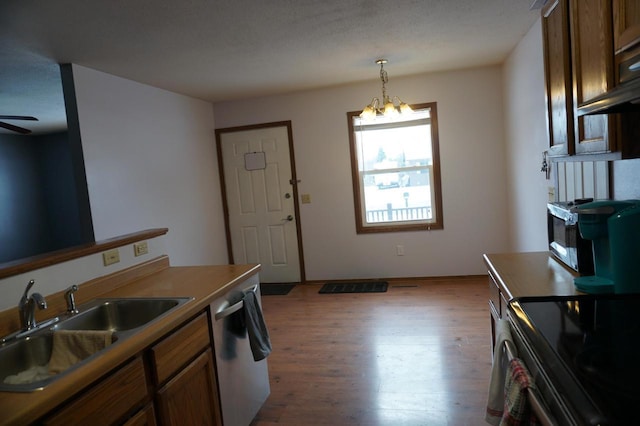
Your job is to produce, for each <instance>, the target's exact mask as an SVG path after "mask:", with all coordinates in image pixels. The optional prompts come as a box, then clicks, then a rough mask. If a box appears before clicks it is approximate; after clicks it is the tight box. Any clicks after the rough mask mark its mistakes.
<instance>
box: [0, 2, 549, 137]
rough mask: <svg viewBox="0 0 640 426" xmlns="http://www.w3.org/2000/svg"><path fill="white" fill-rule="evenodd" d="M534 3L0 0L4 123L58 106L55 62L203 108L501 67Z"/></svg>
mask: <svg viewBox="0 0 640 426" xmlns="http://www.w3.org/2000/svg"><path fill="white" fill-rule="evenodd" d="M531 1H532V0H480V1H478V0H395V1H394V0H388V1H385V2H383V1H379V0H324V1H318V0H263V1H255V0H253V1H251V0H233V1H230V0H225V1H221V0H130V1H106V0H55V1H44V0H3V1H2V2H0V114H13V115H36V116H38V118H46V117H47V113H46V111H45V110H46V108H47V104H48V103H50V102H54V104H55V101H53V98H55V97H58V98H59V101H58V107H59V106H60V104H61V102H62V99H61V88H60V86H59V82H58V83H57V86H56V84H55V80H56V67H55V63H76V64H80V65H83V66H86V67H89V68H93V69H96V70H100V71H104V72H107V73H110V74H113V75H117V76H121V77H124V78H127V79H130V80H134V81H138V82H141V83H146V84H149V85H152V86H156V87H160V88H163V89H167V90H170V91H173V92H177V93H182V94H185V95H188V96H192V97H195V98H199V99H204V100H209V101H221V100H230V99H240V98H248V97H255V96H263V95H271V94H276V93H284V92H291V91H296V90H303V89H311V88H319V87H325V86H331V85H338V84H345V83H350V82H356V81H363V80H371V79H376V78H377V77H378V68H377V66H376V65H375V59H377V58H380V57H384V58H387V59H388V60H389V64H388V65H387V67H386V69H387V70H388V72H389V75H390V76H391V77H396V76H400V75H409V74H417V73H423V72H429V71H439V70H447V69H456V68H466V67H474V66H481V65H488V64H496V63H501V62H502V61H503V60H504V59H505V58H506V56H507V55H508V54H509V52H510V51H511V50H512V49H513V47H514V46H515V44H516V43H517V42H518V41H519V40H520V39H521V38H522V36H523V35H524V34H525V33H526V32H527V31H528V30H529V28H530V27H531V25H532V24H533V22H534V21H535V20H536V19H537V18H538V16H539V11H537V10H529V6H530V3H531ZM40 76H42V77H40ZM52 80H54V81H53V82H52ZM34 95H35V99H32V100H29V99H30V97H32V96H34ZM20 97H22V100H21V99H20ZM38 98H39V99H38ZM38 102H39V104H38ZM38 105H40V106H38ZM45 121H46V120H45ZM12 123H15V122H12ZM15 124H18V125H19V123H15Z"/></svg>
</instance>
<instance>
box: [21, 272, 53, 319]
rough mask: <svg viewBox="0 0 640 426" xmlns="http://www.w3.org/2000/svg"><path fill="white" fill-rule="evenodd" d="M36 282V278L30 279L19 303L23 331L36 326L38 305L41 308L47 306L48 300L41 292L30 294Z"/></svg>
mask: <svg viewBox="0 0 640 426" xmlns="http://www.w3.org/2000/svg"><path fill="white" fill-rule="evenodd" d="M34 284H35V281H34V280H30V281H29V283H28V284H27V288H26V289H25V290H24V294H23V295H22V298H20V303H19V304H18V311H19V312H20V322H21V325H22V330H23V331H28V330H31V329H32V328H34V327H35V326H36V306H37V307H38V308H39V309H46V308H47V301H46V300H45V299H44V296H42V295H41V294H40V293H32V294H31V296H29V290H31V287H33V285H34Z"/></svg>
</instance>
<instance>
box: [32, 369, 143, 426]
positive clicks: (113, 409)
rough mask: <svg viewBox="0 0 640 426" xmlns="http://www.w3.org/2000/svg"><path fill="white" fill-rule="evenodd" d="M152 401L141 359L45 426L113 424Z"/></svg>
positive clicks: (60, 412) (114, 374) (58, 413)
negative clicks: (146, 401)
mask: <svg viewBox="0 0 640 426" xmlns="http://www.w3.org/2000/svg"><path fill="white" fill-rule="evenodd" d="M147 398H148V394H147V382H146V379H145V369H144V364H143V362H142V358H141V357H137V358H136V359H134V360H133V361H131V362H129V363H128V364H126V365H125V366H124V367H122V368H120V369H119V370H117V371H116V372H114V373H112V374H110V375H109V377H107V378H106V379H103V380H102V381H100V382H98V384H96V385H95V386H93V387H92V388H90V389H89V390H87V391H86V392H83V393H82V395H81V396H79V397H77V398H75V399H74V400H73V401H71V402H69V403H67V404H65V405H64V406H63V407H62V408H61V409H60V410H59V411H58V412H56V413H54V414H52V415H49V416H47V417H46V418H45V419H44V421H43V422H42V423H43V424H45V425H84V424H91V425H110V424H116V423H119V422H121V421H122V419H123V418H125V417H126V416H127V414H130V413H132V412H135V410H136V408H137V407H139V406H141V405H142V404H143V403H144V401H145V399H147Z"/></svg>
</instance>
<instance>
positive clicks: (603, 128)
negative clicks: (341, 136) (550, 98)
mask: <svg viewBox="0 0 640 426" xmlns="http://www.w3.org/2000/svg"><path fill="white" fill-rule="evenodd" d="M611 16H612V10H611V2H610V1H609V0H570V1H569V22H570V24H569V25H570V40H571V42H570V46H571V63H572V71H573V72H572V77H573V78H572V80H573V116H574V143H575V153H576V154H590V153H608V152H611V151H615V150H616V148H617V144H616V141H617V136H618V135H617V132H616V131H617V128H616V120H617V119H618V117H617V116H616V115H607V114H599V115H588V116H582V117H578V112H577V108H578V106H579V105H581V104H582V103H584V102H586V101H589V100H591V99H593V98H595V97H597V96H599V95H602V94H603V93H605V92H608V91H609V90H611V89H613V87H614V85H615V78H614V77H615V75H614V63H613V62H614V61H613V58H614V54H613V42H612V37H613V36H612V33H613V28H612V27H613V22H612V19H611Z"/></svg>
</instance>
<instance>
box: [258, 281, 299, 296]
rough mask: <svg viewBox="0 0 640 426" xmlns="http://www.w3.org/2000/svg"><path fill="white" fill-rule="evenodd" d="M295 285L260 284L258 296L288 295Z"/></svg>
mask: <svg viewBox="0 0 640 426" xmlns="http://www.w3.org/2000/svg"><path fill="white" fill-rule="evenodd" d="M295 286H296V285H295V284H260V294H261V295H263V296H284V295H285V294H289V292H290V291H291V289H292V288H294V287H295Z"/></svg>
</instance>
